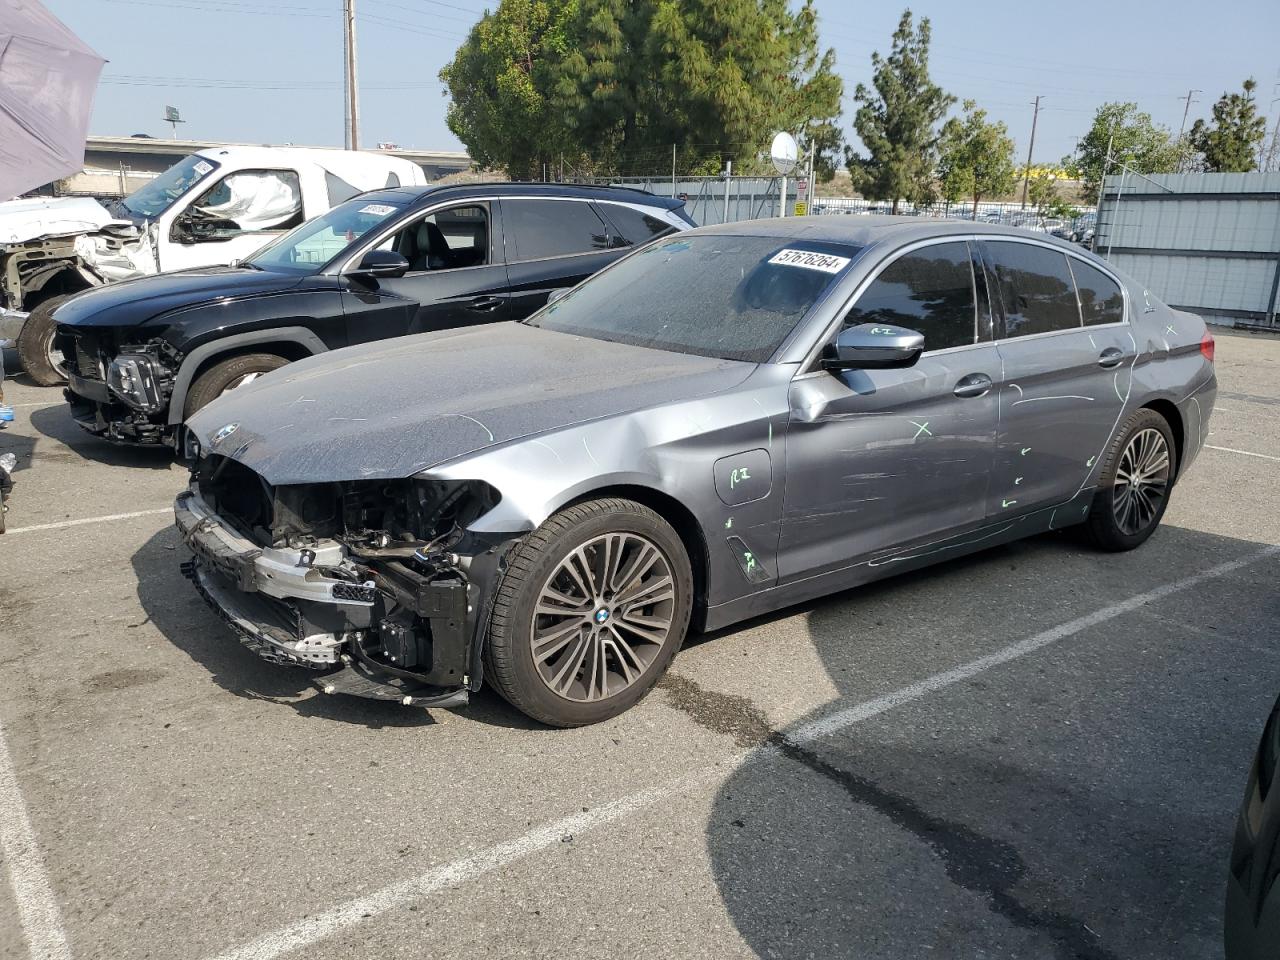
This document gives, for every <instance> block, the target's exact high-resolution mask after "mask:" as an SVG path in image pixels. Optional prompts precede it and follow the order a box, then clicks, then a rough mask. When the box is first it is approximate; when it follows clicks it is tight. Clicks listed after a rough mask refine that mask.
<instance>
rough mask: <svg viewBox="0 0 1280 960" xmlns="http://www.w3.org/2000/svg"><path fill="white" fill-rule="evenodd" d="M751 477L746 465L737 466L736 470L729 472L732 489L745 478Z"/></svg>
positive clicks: (730, 487)
mask: <svg viewBox="0 0 1280 960" xmlns="http://www.w3.org/2000/svg"><path fill="white" fill-rule="evenodd" d="M750 479H751V474H749V473H747V468H746V467H736V468H735V469H734V471H733V472H732V473H730V474H729V489H730V490H732V489H733V488H734V487H736V486H737V485H738V484H740V483H741V482H742V481H743V480H750Z"/></svg>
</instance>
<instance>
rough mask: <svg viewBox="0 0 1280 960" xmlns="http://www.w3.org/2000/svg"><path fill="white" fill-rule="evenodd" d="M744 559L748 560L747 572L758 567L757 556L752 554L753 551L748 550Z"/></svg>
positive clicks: (743, 556)
mask: <svg viewBox="0 0 1280 960" xmlns="http://www.w3.org/2000/svg"><path fill="white" fill-rule="evenodd" d="M742 559H743V560H745V561H747V573H750V572H751V571H752V570H754V569H755V568H756V558H755V557H753V556H752V555H751V551H749V550H748V551H747V552H746V553H744V554H743V555H742Z"/></svg>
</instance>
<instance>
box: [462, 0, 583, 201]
mask: <svg viewBox="0 0 1280 960" xmlns="http://www.w3.org/2000/svg"><path fill="white" fill-rule="evenodd" d="M576 13H577V0H567V2H565V3H563V4H551V3H549V2H547V0H502V3H501V5H500V6H499V7H498V9H497V11H495V12H493V13H486V14H485V15H484V16H483V17H482V18H481V19H480V21H479V22H478V23H477V24H476V25H475V26H474V27H472V28H471V33H470V34H469V35H468V37H467V39H466V41H465V42H464V43H463V44H462V46H461V47H459V48H458V50H457V52H456V53H455V54H454V57H453V60H451V61H450V62H449V63H447V64H446V65H445V66H444V68H443V69H442V70H441V71H440V79H441V80H443V81H444V83H445V86H446V88H447V92H448V96H449V98H450V103H449V108H448V112H447V115H446V121H447V123H448V125H449V129H450V130H452V131H453V133H454V135H455V136H457V138H458V139H459V140H461V141H462V142H463V143H464V144H466V147H467V151H468V152H469V153H470V154H471V159H472V160H473V161H475V162H476V163H477V164H479V165H480V166H482V167H501V168H504V169H505V170H506V171H507V172H508V173H509V174H510V175H511V176H512V177H514V178H517V179H525V178H528V177H530V176H532V175H533V174H535V173H540V172H541V165H542V164H543V163H549V162H554V161H555V160H556V159H557V158H558V157H559V155H560V154H561V153H563V152H564V151H566V150H568V151H569V152H570V153H572V152H573V150H574V147H575V143H574V140H573V138H572V137H571V136H570V135H569V131H568V130H567V129H566V126H565V123H564V121H563V118H562V117H561V115H560V113H559V111H558V110H557V109H556V107H555V104H554V103H553V102H552V99H551V98H550V97H549V96H548V91H549V90H550V88H551V86H552V84H553V83H554V78H555V73H556V70H557V69H558V64H559V63H560V62H561V60H562V59H563V57H564V55H565V53H566V52H567V51H568V49H569V47H570V32H569V28H570V26H571V25H572V24H573V22H574V18H575V16H576Z"/></svg>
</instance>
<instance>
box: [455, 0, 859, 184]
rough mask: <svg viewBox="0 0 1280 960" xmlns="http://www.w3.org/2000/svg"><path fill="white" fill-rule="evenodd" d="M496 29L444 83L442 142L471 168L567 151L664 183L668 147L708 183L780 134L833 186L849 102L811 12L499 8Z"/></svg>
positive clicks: (668, 4)
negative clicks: (844, 103)
mask: <svg viewBox="0 0 1280 960" xmlns="http://www.w3.org/2000/svg"><path fill="white" fill-rule="evenodd" d="M491 20H492V21H494V22H495V23H496V24H504V25H508V28H507V29H506V30H505V31H503V32H502V34H501V35H502V36H503V37H504V38H505V37H508V36H509V37H510V38H511V39H510V40H508V41H506V42H504V43H503V44H501V45H496V44H494V43H493V41H492V40H491V39H490V36H491V35H493V34H496V33H498V32H499V31H496V30H492V29H491V30H490V32H489V34H488V35H486V34H485V33H484V32H482V31H480V30H479V25H478V27H477V29H476V30H473V31H472V34H471V36H470V37H468V39H467V41H466V42H465V43H464V44H463V46H462V47H461V48H460V49H459V50H458V53H457V54H456V55H455V57H454V61H453V63H451V64H449V65H448V66H447V67H445V70H444V72H443V73H442V77H443V78H444V79H445V81H446V83H447V84H448V87H449V94H450V96H452V97H453V98H454V104H453V105H452V106H451V107H450V118H451V119H450V129H451V130H453V131H454V133H456V134H457V136H458V138H459V139H460V140H462V142H463V143H464V144H466V145H467V148H468V149H469V150H471V151H472V154H473V156H477V157H478V158H479V157H484V158H486V160H487V161H488V162H492V163H494V164H495V165H498V166H506V167H507V168H508V169H509V170H511V171H512V172H513V173H514V172H515V171H517V170H519V169H525V168H528V167H530V166H532V167H534V168H535V169H536V166H537V162H538V160H539V159H540V158H541V159H553V158H554V157H555V155H556V153H557V152H558V151H559V150H560V149H564V150H565V151H566V153H568V154H571V155H575V156H577V155H581V156H585V157H588V158H589V159H590V162H591V165H592V166H593V167H594V168H595V170H596V171H597V172H609V173H623V174H632V173H642V174H643V173H652V172H653V171H654V170H655V169H657V170H661V169H667V168H668V166H669V164H670V162H671V146H672V144H676V145H678V157H679V161H680V165H681V167H682V168H683V169H685V170H691V169H698V170H702V169H706V168H710V169H711V170H712V172H714V171H715V170H718V169H720V167H721V165H722V164H723V161H724V160H728V159H735V160H738V161H740V162H742V161H746V160H747V159H748V158H749V157H752V156H754V155H755V154H756V153H758V152H759V151H760V150H761V149H763V148H764V147H765V146H767V144H768V142H769V140H770V139H771V138H772V135H773V133H774V132H775V131H777V130H789V131H791V132H793V133H796V134H798V135H799V136H800V139H801V141H802V142H812V143H813V144H814V145H815V147H816V150H817V155H818V169H819V171H820V172H824V171H825V172H834V168H835V164H836V158H837V157H838V156H839V153H840V149H841V147H842V145H843V143H842V138H841V136H840V127H839V123H838V121H839V117H840V101H841V97H842V96H843V90H844V88H843V83H842V81H841V79H840V77H839V75H838V74H837V73H836V71H835V54H834V53H833V52H832V51H831V50H827V51H825V52H822V51H821V50H820V48H819V46H818V31H817V12H816V10H815V8H814V6H813V0H806V2H805V3H804V4H803V5H802V6H800V7H798V8H797V9H795V10H792V9H791V8H790V7H789V5H788V2H787V0H572V2H571V3H570V4H569V5H567V6H566V7H564V8H558V7H552V6H550V5H549V3H548V2H546V0H502V2H501V3H500V4H499V6H498V9H497V11H496V12H495V13H493V14H489V15H487V16H486V17H485V19H484V20H482V21H481V25H483V24H485V23H487V22H489V21H491ZM494 47H497V49H496V50H491V49H490V48H494ZM486 70H489V71H492V72H493V73H494V75H495V76H499V77H501V76H504V75H506V76H512V75H513V74H514V76H512V79H513V81H515V82H512V83H510V84H509V85H508V86H509V88H510V90H508V87H504V86H502V85H500V84H497V83H493V82H486V79H485V71H486ZM509 104H510V106H509ZM506 120H514V121H515V122H514V125H513V127H512V128H511V129H510V130H508V129H506V128H504V127H503V125H502V122H503V121H506ZM473 145H475V146H473ZM548 146H549V147H550V149H548ZM547 154H549V156H546V155H547Z"/></svg>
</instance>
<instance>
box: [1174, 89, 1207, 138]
mask: <svg viewBox="0 0 1280 960" xmlns="http://www.w3.org/2000/svg"><path fill="white" fill-rule="evenodd" d="M1197 93H1204V91H1203V90H1188V91H1187V95H1186V96H1185V97H1179V98H1178V99H1179V100H1185V101H1187V103H1186V106H1184V107H1183V108H1182V125H1181V126H1180V127H1178V139H1179V140H1181V139H1182V134H1183V133H1184V132H1186V129H1187V114H1189V113H1190V112H1191V104H1193V103H1199V102H1200V101H1199V100H1193V99H1192V97H1194V96H1195V95H1196V94H1197Z"/></svg>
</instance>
